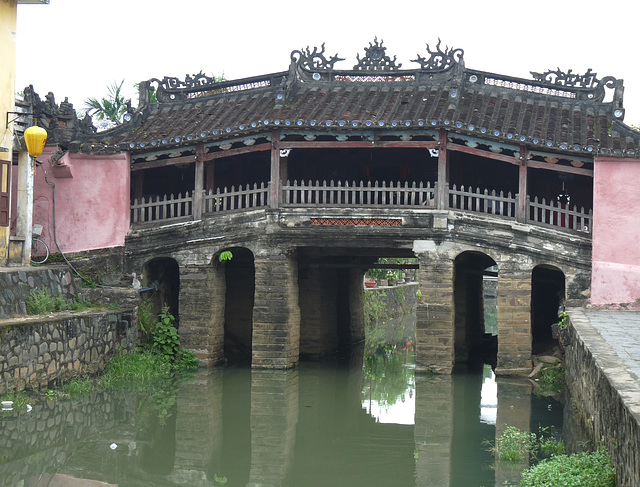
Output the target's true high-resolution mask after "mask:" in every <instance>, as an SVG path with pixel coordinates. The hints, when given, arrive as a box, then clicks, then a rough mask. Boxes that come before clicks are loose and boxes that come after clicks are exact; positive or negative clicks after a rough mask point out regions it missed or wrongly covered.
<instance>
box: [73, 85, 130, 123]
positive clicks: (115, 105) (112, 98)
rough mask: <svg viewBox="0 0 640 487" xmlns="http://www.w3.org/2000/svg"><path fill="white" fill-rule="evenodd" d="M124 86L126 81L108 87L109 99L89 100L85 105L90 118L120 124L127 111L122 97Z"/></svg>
mask: <svg viewBox="0 0 640 487" xmlns="http://www.w3.org/2000/svg"><path fill="white" fill-rule="evenodd" d="M123 84H124V80H122V81H120V83H118V82H117V81H114V82H113V84H112V85H110V86H108V87H107V88H108V90H109V94H108V96H107V98H101V99H97V98H87V99H86V100H85V101H84V103H85V109H86V110H87V113H88V114H89V116H91V117H93V116H95V117H96V118H97V119H98V120H109V121H111V122H113V123H115V124H116V125H118V124H120V123H121V121H122V115H124V113H125V112H126V111H127V104H126V101H125V99H124V96H122V85H123Z"/></svg>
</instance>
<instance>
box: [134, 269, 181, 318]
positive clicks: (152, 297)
mask: <svg viewBox="0 0 640 487" xmlns="http://www.w3.org/2000/svg"><path fill="white" fill-rule="evenodd" d="M142 286H143V288H142V290H141V296H142V300H143V301H145V302H148V303H151V309H150V312H151V313H152V314H153V316H157V315H158V313H160V311H161V310H162V308H164V307H165V306H168V307H169V311H170V312H171V314H172V315H173V316H174V317H175V318H176V327H179V325H180V308H179V296H180V269H179V266H178V262H177V261H176V260H175V259H174V258H172V257H156V258H153V259H151V260H149V261H147V262H145V264H144V265H143V267H142Z"/></svg>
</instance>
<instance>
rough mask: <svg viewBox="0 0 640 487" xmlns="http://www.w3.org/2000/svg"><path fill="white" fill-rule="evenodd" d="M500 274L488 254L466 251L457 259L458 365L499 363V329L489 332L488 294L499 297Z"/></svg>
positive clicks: (455, 277)
mask: <svg viewBox="0 0 640 487" xmlns="http://www.w3.org/2000/svg"><path fill="white" fill-rule="evenodd" d="M497 275H498V265H497V263H496V261H495V260H494V259H493V258H492V257H490V256H489V255H487V254H486V253H483V252H480V251H464V252H462V253H460V254H459V255H458V256H457V257H456V258H455V260H454V285H453V295H454V322H455V331H454V363H455V365H461V364H463V363H469V362H478V361H479V362H483V363H489V364H492V365H494V366H495V364H496V355H497V327H496V329H495V330H494V332H493V333H492V332H491V331H487V328H486V325H487V323H486V321H485V316H486V314H487V309H486V303H485V294H486V293H487V291H489V288H492V289H493V295H494V296H495V290H496V287H495V284H496V278H497ZM491 285H493V286H491ZM495 313H497V310H495ZM496 319H497V316H496Z"/></svg>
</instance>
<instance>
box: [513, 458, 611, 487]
mask: <svg viewBox="0 0 640 487" xmlns="http://www.w3.org/2000/svg"><path fill="white" fill-rule="evenodd" d="M520 485H521V486H522V487H547V486H554V485H563V486H570V487H614V485H615V471H614V468H613V466H612V465H611V460H610V458H609V454H608V452H607V450H606V449H604V448H601V449H599V450H597V451H594V452H592V453H577V454H574V455H555V456H553V457H551V458H549V459H546V460H543V461H541V462H540V463H538V464H537V465H534V466H533V467H531V468H529V469H527V470H525V471H524V472H523V473H522V480H521V483H520Z"/></svg>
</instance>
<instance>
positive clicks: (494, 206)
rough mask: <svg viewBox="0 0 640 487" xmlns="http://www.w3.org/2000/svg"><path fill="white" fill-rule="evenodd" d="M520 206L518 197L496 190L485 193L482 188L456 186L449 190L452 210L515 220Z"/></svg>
mask: <svg viewBox="0 0 640 487" xmlns="http://www.w3.org/2000/svg"><path fill="white" fill-rule="evenodd" d="M517 206H518V195H515V196H511V193H507V194H506V196H505V194H504V192H503V191H500V192H499V193H496V191H495V190H492V191H489V190H488V189H485V190H484V191H483V190H481V189H480V188H476V189H475V190H474V189H473V188H467V189H466V190H465V189H464V186H460V189H458V188H457V187H456V185H455V184H454V185H453V187H452V188H451V189H450V190H449V208H451V209H452V210H464V211H472V212H474V213H487V214H490V215H500V216H506V217H511V218H515V217H516V208H517Z"/></svg>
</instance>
